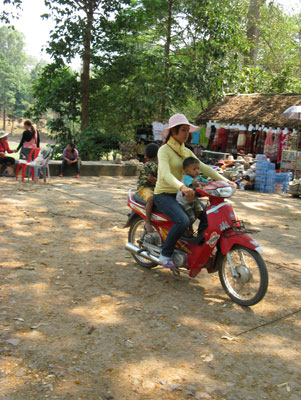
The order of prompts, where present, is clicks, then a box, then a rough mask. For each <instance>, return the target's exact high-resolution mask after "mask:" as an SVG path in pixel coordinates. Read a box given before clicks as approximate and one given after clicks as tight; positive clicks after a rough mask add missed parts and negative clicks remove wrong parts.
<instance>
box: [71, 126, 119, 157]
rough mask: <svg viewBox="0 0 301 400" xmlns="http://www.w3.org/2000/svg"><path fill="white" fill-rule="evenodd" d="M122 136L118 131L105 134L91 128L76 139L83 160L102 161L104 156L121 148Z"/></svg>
mask: <svg viewBox="0 0 301 400" xmlns="http://www.w3.org/2000/svg"><path fill="white" fill-rule="evenodd" d="M120 141H121V135H120V134H119V132H118V131H114V130H113V129H112V131H111V132H110V133H105V132H102V131H100V130H99V129H98V128H97V127H96V128H95V127H94V128H93V127H89V128H88V129H86V130H85V131H83V132H81V134H80V135H79V136H77V138H76V147H77V149H78V151H79V154H80V157H81V159H83V160H100V159H101V157H102V156H104V155H106V154H108V153H110V152H111V151H114V150H118V149H119V147H120Z"/></svg>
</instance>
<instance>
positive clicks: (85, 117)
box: [81, 0, 94, 131]
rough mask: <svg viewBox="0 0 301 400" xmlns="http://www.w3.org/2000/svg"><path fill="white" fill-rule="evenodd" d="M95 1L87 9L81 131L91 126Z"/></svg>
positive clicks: (90, 0) (90, 1) (91, 0)
mask: <svg viewBox="0 0 301 400" xmlns="http://www.w3.org/2000/svg"><path fill="white" fill-rule="evenodd" d="M93 11H94V0H89V2H88V8H87V9H86V15H87V25H86V31H85V42H84V53H83V56H82V61H83V71H82V74H81V95H82V99H81V130H82V131H83V130H85V129H86V128H87V127H88V124H89V97H90V61H91V31H92V24H93Z"/></svg>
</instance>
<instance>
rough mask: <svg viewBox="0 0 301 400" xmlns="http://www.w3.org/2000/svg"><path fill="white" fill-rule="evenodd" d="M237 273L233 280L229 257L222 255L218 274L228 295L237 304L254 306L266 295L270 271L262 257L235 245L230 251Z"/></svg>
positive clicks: (255, 252)
mask: <svg viewBox="0 0 301 400" xmlns="http://www.w3.org/2000/svg"><path fill="white" fill-rule="evenodd" d="M230 256H231V259H232V264H233V267H234V269H235V272H236V273H237V274H238V275H239V276H238V277H237V278H233V276H232V274H231V269H230V265H229V262H228V259H227V256H226V255H225V256H224V255H222V254H220V256H219V260H218V274H219V279H220V281H221V284H222V286H223V288H224V290H225V292H226V293H227V295H228V296H229V297H230V298H231V299H232V300H233V301H234V302H235V303H237V304H240V305H242V306H253V305H254V304H257V303H258V302H259V301H260V300H261V299H262V298H263V297H264V295H265V294H266V291H267V288H268V281H269V279H268V271H267V267H266V265H265V262H264V260H263V258H262V257H261V255H260V254H259V253H258V252H257V251H255V250H251V249H249V248H247V247H244V246H241V245H235V246H233V247H232V249H231V250H230Z"/></svg>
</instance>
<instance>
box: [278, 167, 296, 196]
mask: <svg viewBox="0 0 301 400" xmlns="http://www.w3.org/2000/svg"><path fill="white" fill-rule="evenodd" d="M291 179H292V173H291V172H279V173H278V174H276V185H282V188H281V191H282V193H286V192H287V190H288V187H289V183H290V180H291Z"/></svg>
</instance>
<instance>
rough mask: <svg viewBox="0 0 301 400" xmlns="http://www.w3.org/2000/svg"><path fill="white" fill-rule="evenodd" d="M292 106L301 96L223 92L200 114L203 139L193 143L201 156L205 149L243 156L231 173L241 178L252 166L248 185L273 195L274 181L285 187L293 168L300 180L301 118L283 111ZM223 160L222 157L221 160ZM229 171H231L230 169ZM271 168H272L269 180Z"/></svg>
mask: <svg viewBox="0 0 301 400" xmlns="http://www.w3.org/2000/svg"><path fill="white" fill-rule="evenodd" d="M292 105H296V106H298V105H301V95H299V94H278V95H265V94H247V95H228V96H225V97H224V98H223V99H222V100H221V101H219V102H218V103H216V104H213V105H212V106H211V107H209V108H208V109H207V110H206V111H204V112H202V113H201V114H199V115H198V117H197V118H196V122H197V124H198V125H200V126H201V128H200V136H199V142H197V140H194V141H193V146H194V149H193V151H194V152H195V154H196V155H198V156H200V158H203V157H202V153H203V151H204V150H203V149H204V148H205V149H206V151H209V152H215V153H216V154H218V153H221V154H225V155H226V154H230V155H232V156H234V159H238V158H239V157H240V158H241V159H243V160H244V163H242V164H241V166H240V167H239V166H237V165H234V166H231V167H230V168H232V170H233V169H234V170H233V171H231V170H230V171H231V172H232V175H234V176H235V175H236V176H238V177H239V179H243V177H244V176H245V175H246V171H248V170H249V171H248V173H247V178H248V179H249V181H253V182H252V184H249V185H247V186H249V187H253V188H254V189H255V190H260V191H265V192H267V193H272V192H273V191H274V185H278V187H280V186H282V188H285V189H286V188H287V187H288V181H289V177H290V176H291V174H289V173H290V172H293V173H294V175H295V176H294V177H295V178H298V177H299V175H300V172H301V169H300V166H299V161H300V163H301V160H300V158H301V140H299V137H300V126H299V124H298V120H296V119H290V118H289V117H288V116H287V115H284V114H283V113H284V110H286V109H287V108H289V107H291V106H292ZM204 135H205V138H206V140H207V142H206V143H204ZM203 154H204V155H205V153H203ZM205 158H206V157H205ZM211 158H212V159H213V158H214V157H213V156H212V157H211ZM225 158H226V157H225V156H224V157H223V159H225ZM246 158H248V159H252V160H253V162H252V163H251V164H250V163H249V162H246V160H245V159H246ZM258 159H259V160H261V161H262V162H264V163H266V165H265V168H266V169H265V175H264V176H263V172H262V171H261V168H259V171H261V172H260V173H259V174H258V173H257V174H256V172H255V171H256V164H257V161H258ZM246 164H247V167H246ZM248 164H250V165H248ZM249 167H250V168H249ZM226 170H227V171H228V170H229V167H227V168H226ZM226 170H225V172H224V173H225V174H227V172H226ZM235 170H236V171H235ZM268 170H269V171H270V172H269V177H268V178H267V175H266V173H267V171H268ZM252 171H253V173H252ZM271 171H273V172H271ZM277 172H278V173H277ZM279 173H280V174H279ZM256 176H257V179H256V181H257V182H255V178H256Z"/></svg>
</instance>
